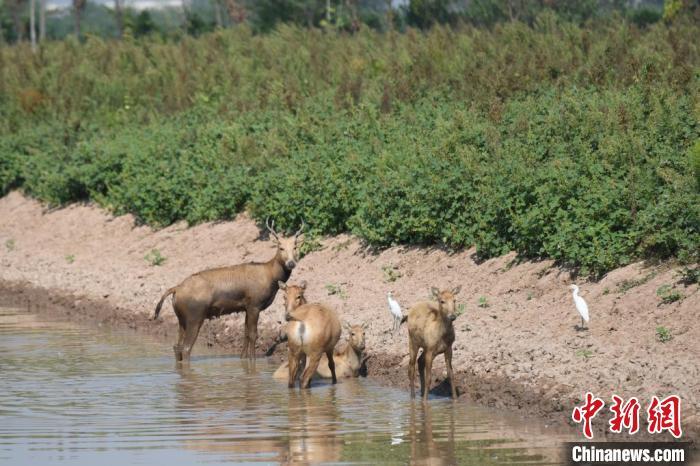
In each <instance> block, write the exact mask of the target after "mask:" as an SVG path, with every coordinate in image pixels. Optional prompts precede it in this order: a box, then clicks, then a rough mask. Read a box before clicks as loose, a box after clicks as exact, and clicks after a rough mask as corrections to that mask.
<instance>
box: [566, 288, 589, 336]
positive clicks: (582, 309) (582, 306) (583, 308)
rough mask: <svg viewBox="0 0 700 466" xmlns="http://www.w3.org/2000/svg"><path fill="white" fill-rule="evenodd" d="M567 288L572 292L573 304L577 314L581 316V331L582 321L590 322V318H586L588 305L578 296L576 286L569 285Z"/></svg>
mask: <svg viewBox="0 0 700 466" xmlns="http://www.w3.org/2000/svg"><path fill="white" fill-rule="evenodd" d="M569 288H570V289H572V290H574V304H575V305H576V310H577V311H578V313H579V314H581V329H583V328H584V324H583V321H584V320H585V321H586V322H588V321H589V320H590V317H589V316H588V305H587V304H586V301H584V299H583V298H582V297H580V296H579V295H578V286H576V285H570V286H569Z"/></svg>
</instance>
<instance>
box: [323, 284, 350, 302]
mask: <svg viewBox="0 0 700 466" xmlns="http://www.w3.org/2000/svg"><path fill="white" fill-rule="evenodd" d="M326 291H327V292H328V296H333V295H338V297H339V298H340V299H347V297H348V295H347V293H346V291H345V290H344V289H343V287H342V286H340V285H339V284H335V283H328V284H327V285H326Z"/></svg>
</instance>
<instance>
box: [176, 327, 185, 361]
mask: <svg viewBox="0 0 700 466" xmlns="http://www.w3.org/2000/svg"><path fill="white" fill-rule="evenodd" d="M177 329H178V334H177V343H175V344H174V345H173V351H174V352H175V362H180V361H182V344H183V343H184V342H185V326H184V322H180V323H179V324H178V327H177Z"/></svg>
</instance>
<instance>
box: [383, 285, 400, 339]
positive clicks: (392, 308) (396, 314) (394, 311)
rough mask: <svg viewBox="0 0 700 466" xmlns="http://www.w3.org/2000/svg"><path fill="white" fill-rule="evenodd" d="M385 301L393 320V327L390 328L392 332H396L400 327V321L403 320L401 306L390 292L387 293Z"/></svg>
mask: <svg viewBox="0 0 700 466" xmlns="http://www.w3.org/2000/svg"><path fill="white" fill-rule="evenodd" d="M387 301H389V312H391V315H392V317H393V318H394V326H393V328H392V331H396V330H397V329H398V328H399V326H400V325H401V319H402V318H403V313H402V312H401V306H400V305H399V303H398V302H396V300H395V299H394V297H393V296H392V295H391V291H390V292H389V293H387Z"/></svg>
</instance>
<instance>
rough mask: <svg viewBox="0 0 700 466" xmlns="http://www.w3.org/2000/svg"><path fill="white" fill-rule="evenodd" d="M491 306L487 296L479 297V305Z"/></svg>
mask: <svg viewBox="0 0 700 466" xmlns="http://www.w3.org/2000/svg"><path fill="white" fill-rule="evenodd" d="M489 306H490V304H489V302H488V300H487V299H486V296H481V297H479V307H483V308H486V307H489Z"/></svg>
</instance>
